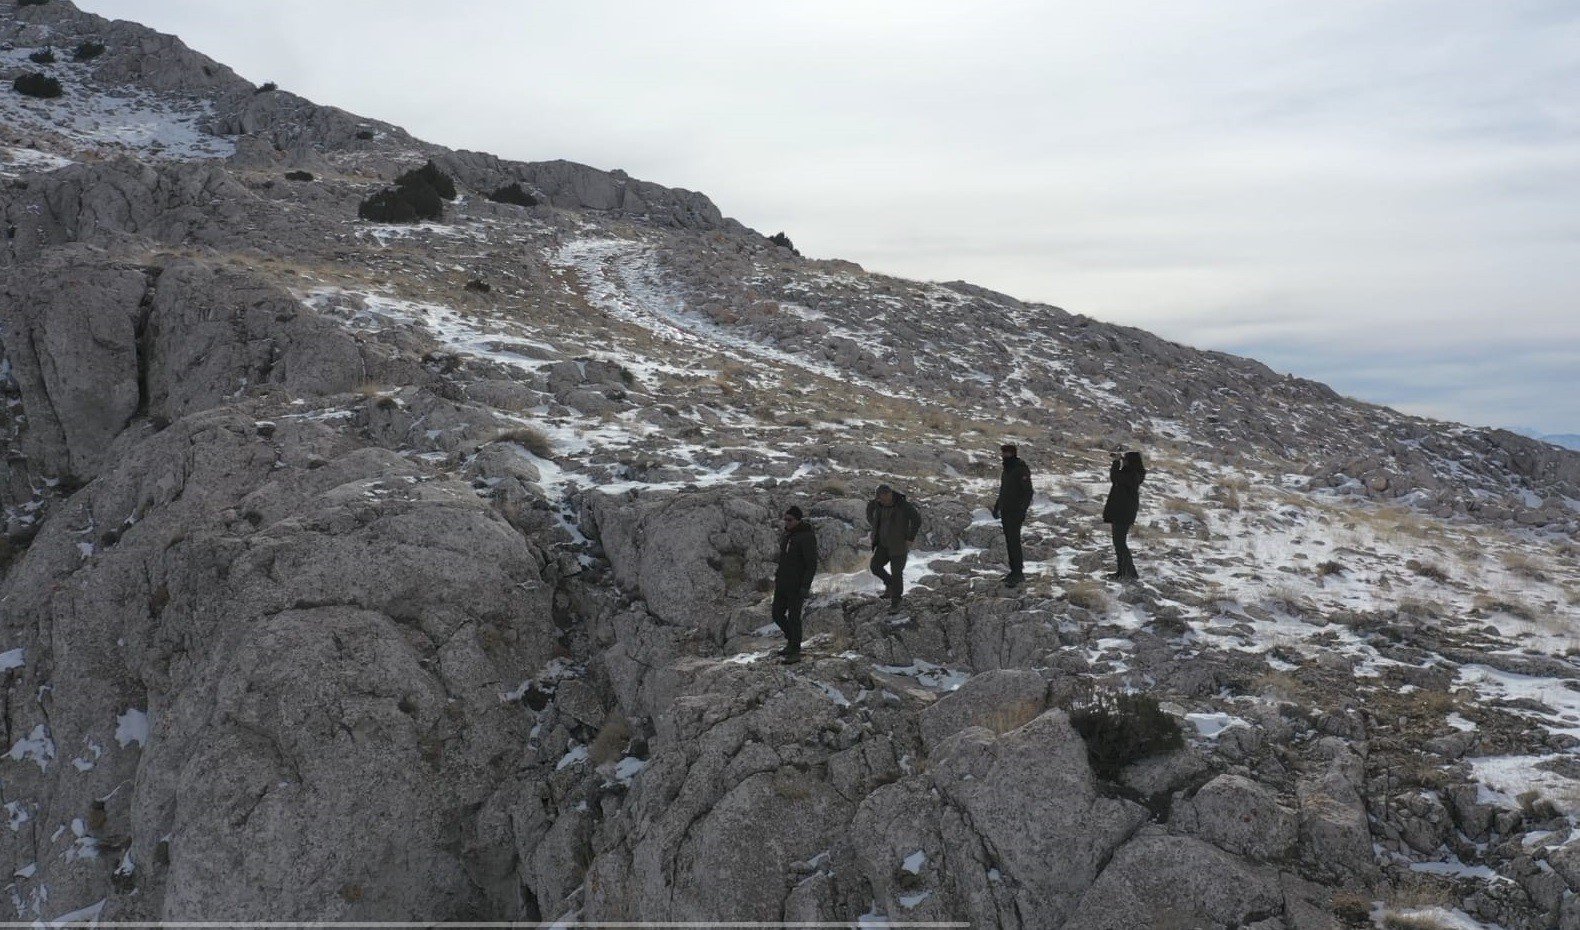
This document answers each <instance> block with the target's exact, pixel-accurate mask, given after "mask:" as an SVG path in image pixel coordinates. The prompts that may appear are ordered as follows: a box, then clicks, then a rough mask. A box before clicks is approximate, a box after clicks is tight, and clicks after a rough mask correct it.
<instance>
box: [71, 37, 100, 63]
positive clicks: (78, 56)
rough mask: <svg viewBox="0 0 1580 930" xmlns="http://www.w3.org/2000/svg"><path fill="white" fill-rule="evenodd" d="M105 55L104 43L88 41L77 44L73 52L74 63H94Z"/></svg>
mask: <svg viewBox="0 0 1580 930" xmlns="http://www.w3.org/2000/svg"><path fill="white" fill-rule="evenodd" d="M103 54H104V43H103V42H95V41H93V40H92V39H88V40H86V41H84V42H80V43H78V44H77V47H76V48H74V49H72V51H71V60H72V61H92V60H93V59H95V58H98V57H99V56H100V55H103Z"/></svg>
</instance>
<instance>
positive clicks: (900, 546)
mask: <svg viewBox="0 0 1580 930" xmlns="http://www.w3.org/2000/svg"><path fill="white" fill-rule="evenodd" d="M867 523H868V524H870V525H871V526H872V564H871V568H872V573H873V574H874V575H877V576H878V578H879V579H880V580H881V581H882V582H883V593H884V595H885V596H886V597H888V598H889V612H890V613H898V612H899V610H900V599H901V598H902V597H904V596H905V560H906V557H907V556H909V555H910V553H911V543H913V542H915V541H916V534H917V533H918V532H919V531H920V530H921V528H922V514H921V512H920V511H918V510H917V509H916V505H915V504H913V503H911V502H910V501H908V500H906V499H905V495H904V494H899V493H896V492H895V490H894V489H893V488H891V487H889V486H888V485H886V484H880V485H878V493H877V495H876V496H875V497H874V498H873V499H872V500H870V501H868V502H867ZM885 566H887V570H885Z"/></svg>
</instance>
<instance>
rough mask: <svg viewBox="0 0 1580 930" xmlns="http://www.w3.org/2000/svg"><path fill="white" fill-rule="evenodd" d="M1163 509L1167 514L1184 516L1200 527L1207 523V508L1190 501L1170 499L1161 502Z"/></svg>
mask: <svg viewBox="0 0 1580 930" xmlns="http://www.w3.org/2000/svg"><path fill="white" fill-rule="evenodd" d="M1163 509H1164V510H1166V511H1168V512H1169V513H1179V514H1184V515H1185V516H1188V517H1190V518H1191V519H1193V520H1195V521H1196V522H1197V523H1200V524H1202V525H1206V523H1207V508H1205V507H1203V506H1202V505H1200V504H1197V503H1194V502H1192V501H1187V500H1181V499H1180V498H1177V497H1171V498H1168V499H1167V500H1165V501H1164V502H1163Z"/></svg>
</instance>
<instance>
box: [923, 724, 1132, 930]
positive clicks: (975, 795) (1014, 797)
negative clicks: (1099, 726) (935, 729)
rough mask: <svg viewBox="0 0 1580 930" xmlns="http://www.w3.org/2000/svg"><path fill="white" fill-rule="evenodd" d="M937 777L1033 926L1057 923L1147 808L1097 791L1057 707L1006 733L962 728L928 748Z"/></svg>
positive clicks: (1076, 737) (1080, 744)
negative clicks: (996, 863)
mask: <svg viewBox="0 0 1580 930" xmlns="http://www.w3.org/2000/svg"><path fill="white" fill-rule="evenodd" d="M929 771H930V774H931V776H932V780H933V783H934V785H935V786H936V787H937V788H938V790H939V792H940V793H941V794H942V796H943V797H944V798H945V799H946V800H947V802H948V804H949V806H950V807H952V808H956V809H958V810H959V811H960V812H961V814H962V815H963V817H964V823H965V824H969V829H970V832H971V833H972V834H974V835H975V836H977V837H979V838H980V842H981V843H982V844H983V846H984V847H985V848H986V849H988V850H992V851H993V853H994V854H995V855H996V857H997V858H998V861H999V863H1000V868H1001V869H1002V872H1003V874H1004V875H1005V876H1007V877H1008V878H1010V879H1011V880H1013V881H1014V882H1016V884H1018V885H1019V886H1020V889H1021V893H1020V895H1018V900H1017V907H1018V909H1019V911H1020V913H1021V919H1022V920H1023V921H1025V922H1026V923H1027V924H1028V925H1030V926H1056V925H1057V924H1058V923H1059V921H1061V920H1063V919H1064V918H1065V917H1066V916H1067V915H1068V914H1069V913H1070V912H1071V911H1072V910H1073V909H1074V906H1075V904H1076V902H1077V901H1078V900H1080V897H1081V895H1082V894H1083V893H1084V892H1085V891H1086V889H1087V887H1088V886H1089V885H1090V884H1091V883H1092V881H1093V880H1094V879H1095V878H1096V877H1097V874H1098V872H1099V871H1101V869H1102V865H1103V863H1104V862H1105V861H1107V859H1108V857H1109V856H1110V855H1111V854H1112V852H1113V850H1114V849H1115V848H1116V847H1117V846H1118V845H1119V844H1120V843H1122V842H1123V841H1124V840H1125V839H1126V838H1128V837H1129V836H1130V834H1131V833H1133V832H1134V831H1135V829H1136V828H1137V827H1138V826H1140V825H1141V824H1142V823H1143V822H1145V820H1146V819H1147V813H1146V811H1145V809H1144V808H1142V807H1140V806H1139V805H1136V804H1133V803H1130V802H1128V801H1118V800H1111V799H1108V798H1103V797H1101V796H1099V795H1098V793H1097V790H1096V787H1095V785H1094V784H1093V781H1092V773H1091V769H1090V767H1089V765H1088V764H1087V760H1086V745H1085V743H1083V742H1082V740H1081V738H1080V736H1079V735H1077V734H1076V733H1075V731H1074V729H1072V728H1071V726H1070V723H1069V720H1068V719H1067V718H1066V717H1065V715H1064V713H1063V712H1062V711H1058V710H1050V711H1047V712H1046V713H1044V714H1042V715H1041V716H1039V717H1037V718H1036V719H1034V720H1032V721H1031V722H1029V723H1027V724H1025V725H1024V726H1021V727H1019V728H1018V729H1015V730H1011V731H1010V732H1008V733H1005V734H1004V735H1002V736H998V735H995V734H994V733H993V732H992V731H991V730H988V729H986V728H983V727H972V728H970V729H966V730H962V731H960V732H959V733H956V734H955V735H954V736H952V737H950V738H948V739H947V740H945V741H944V742H943V744H942V745H941V746H939V747H938V749H937V750H936V751H935V752H934V754H933V759H932V763H931V768H930V769H929Z"/></svg>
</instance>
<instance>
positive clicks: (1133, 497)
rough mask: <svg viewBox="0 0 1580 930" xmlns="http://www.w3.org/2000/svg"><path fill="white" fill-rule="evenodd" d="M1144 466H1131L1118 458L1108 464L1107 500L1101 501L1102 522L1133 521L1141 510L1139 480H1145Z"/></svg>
mask: <svg viewBox="0 0 1580 930" xmlns="http://www.w3.org/2000/svg"><path fill="white" fill-rule="evenodd" d="M1146 477H1147V471H1146V469H1145V468H1141V467H1139V466H1137V467H1131V466H1129V465H1124V464H1121V463H1120V462H1119V460H1118V459H1115V460H1114V463H1113V464H1112V465H1110V466H1108V480H1109V481H1110V482H1112V484H1113V487H1111V488H1109V489H1108V500H1106V501H1104V502H1103V522H1104V523H1115V524H1118V523H1134V522H1136V514H1137V513H1138V512H1140V510H1141V482H1142V481H1144V480H1146Z"/></svg>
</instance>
